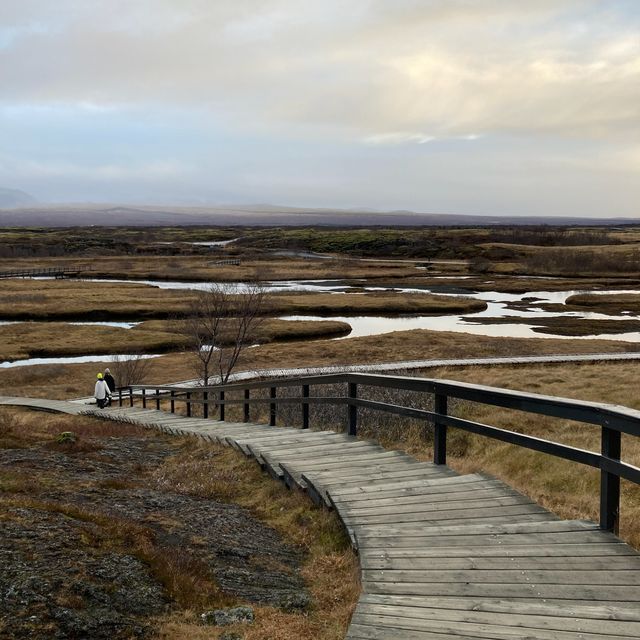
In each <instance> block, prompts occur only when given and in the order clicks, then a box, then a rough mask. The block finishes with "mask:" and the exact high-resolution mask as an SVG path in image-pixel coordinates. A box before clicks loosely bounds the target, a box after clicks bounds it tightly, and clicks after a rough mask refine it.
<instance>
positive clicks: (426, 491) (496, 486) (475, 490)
mask: <svg viewBox="0 0 640 640" xmlns="http://www.w3.org/2000/svg"><path fill="white" fill-rule="evenodd" d="M312 477H313V476H312ZM460 477H464V476H460ZM425 482H426V483H428V484H425ZM397 484H398V483H396V485H397ZM407 484H409V483H407ZM411 484H413V485H414V486H411V487H402V486H396V487H395V488H392V489H386V490H382V489H379V490H378V491H363V492H358V493H341V492H339V491H333V490H332V491H331V495H332V496H333V497H334V500H339V502H340V504H349V503H361V504H364V503H366V502H367V501H369V500H375V501H383V500H390V501H393V500H404V501H406V502H410V501H411V500H412V499H413V500H416V501H417V500H421V499H423V498H424V497H425V496H426V497H428V498H429V500H431V501H436V500H449V498H450V497H451V498H454V499H455V498H456V497H459V496H469V497H476V496H477V495H482V494H483V493H485V492H486V494H487V495H488V494H489V493H490V492H492V491H496V490H510V491H514V490H513V489H511V488H510V487H507V488H506V489H505V486H504V485H503V483H501V482H491V481H489V480H485V481H478V482H470V483H467V484H464V485H459V484H458V485H451V484H448V485H444V486H442V487H439V486H438V485H437V484H434V483H433V481H430V480H425V481H420V480H417V481H414V482H413V483H411ZM364 488H365V489H367V487H364Z"/></svg>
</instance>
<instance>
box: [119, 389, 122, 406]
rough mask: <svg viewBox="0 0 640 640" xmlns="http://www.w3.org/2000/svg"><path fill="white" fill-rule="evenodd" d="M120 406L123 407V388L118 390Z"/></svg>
mask: <svg viewBox="0 0 640 640" xmlns="http://www.w3.org/2000/svg"><path fill="white" fill-rule="evenodd" d="M118 406H120V407H121V406H122V387H119V388H118Z"/></svg>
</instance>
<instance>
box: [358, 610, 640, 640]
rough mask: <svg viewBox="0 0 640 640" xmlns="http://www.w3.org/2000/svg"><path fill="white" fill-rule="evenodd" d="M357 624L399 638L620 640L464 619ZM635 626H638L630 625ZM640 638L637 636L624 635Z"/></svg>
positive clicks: (361, 619)
mask: <svg viewBox="0 0 640 640" xmlns="http://www.w3.org/2000/svg"><path fill="white" fill-rule="evenodd" d="M353 623H354V624H367V625H370V626H373V627H377V628H381V627H382V628H384V627H385V626H388V627H392V628H394V629H396V630H400V629H401V630H403V631H402V635H399V636H398V637H399V638H404V637H406V636H405V632H404V630H407V631H409V630H411V631H428V632H437V633H443V634H447V633H448V634H450V637H456V638H457V637H459V636H460V635H462V636H463V637H468V636H470V635H471V636H477V637H480V638H487V639H491V640H522V639H523V638H527V639H535V640H576V634H579V635H578V636H577V637H578V638H581V639H582V640H620V638H621V636H620V635H619V634H613V635H610V634H605V633H600V632H594V633H591V632H589V631H582V632H574V631H568V632H566V631H561V630H558V629H541V628H522V627H518V626H516V625H514V626H511V627H507V626H501V625H499V624H491V623H481V622H477V623H474V622H466V621H464V620H420V619H416V618H402V617H399V616H392V615H374V614H360V613H358V612H356V613H355V615H354V616H353ZM629 624H631V625H635V624H636V623H629ZM622 637H631V638H637V636H622Z"/></svg>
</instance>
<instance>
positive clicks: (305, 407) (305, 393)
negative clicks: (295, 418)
mask: <svg viewBox="0 0 640 640" xmlns="http://www.w3.org/2000/svg"><path fill="white" fill-rule="evenodd" d="M308 397H309V385H308V384H303V385H302V398H303V400H302V428H303V429H308V428H309V403H308V402H305V401H304V399H305V398H308Z"/></svg>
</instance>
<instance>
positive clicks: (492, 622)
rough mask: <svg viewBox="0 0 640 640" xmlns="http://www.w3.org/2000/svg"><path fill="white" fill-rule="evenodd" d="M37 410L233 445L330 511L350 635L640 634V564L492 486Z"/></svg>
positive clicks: (314, 449)
mask: <svg viewBox="0 0 640 640" xmlns="http://www.w3.org/2000/svg"><path fill="white" fill-rule="evenodd" d="M47 402H49V403H56V404H55V405H53V404H49V405H47ZM35 403H36V404H37V408H40V409H46V410H60V411H65V410H66V409H68V410H69V412H72V413H78V412H81V413H84V414H88V415H93V416H97V417H101V418H105V419H109V420H115V421H121V422H130V423H135V424H141V425H144V426H147V427H150V428H156V429H159V430H161V431H164V432H168V433H172V434H187V435H194V436H198V437H201V438H205V439H207V440H211V441H214V442H220V443H223V444H226V445H230V446H233V447H235V448H236V449H238V450H239V451H241V452H242V453H244V454H245V455H247V456H251V457H253V458H255V459H256V460H257V461H258V462H259V463H260V464H261V465H262V466H263V467H264V468H265V469H266V470H267V471H268V472H269V473H270V474H271V475H273V476H274V477H277V478H281V479H282V480H283V481H284V482H286V483H287V484H288V485H289V486H291V487H294V486H295V487H299V488H300V489H302V490H305V491H307V492H308V493H309V495H310V496H311V497H312V498H313V499H314V500H315V501H316V502H318V503H324V504H326V505H331V506H333V507H334V508H335V509H336V512H337V513H338V515H339V517H340V518H341V520H342V522H343V523H344V525H345V527H346V529H347V531H348V532H349V535H350V537H351V540H352V541H353V544H354V546H355V548H356V549H357V550H358V553H359V555H360V564H361V570H362V589H363V593H362V595H361V597H360V600H359V603H358V605H357V608H356V611H355V613H354V616H353V619H352V621H351V625H350V627H349V631H348V635H347V638H348V639H351V640H403V639H405V640H444V639H445V638H446V639H450V640H451V639H453V640H480V639H483V640H487V639H492V640H520V639H531V640H534V639H535V640H556V639H557V640H569V639H572V640H573V639H584V640H596V639H600V640H616V639H617V640H621V639H622V638H634V639H638V638H640V555H639V554H638V553H637V552H636V551H634V550H633V549H632V548H631V547H629V546H628V545H626V544H625V543H623V542H622V541H621V540H620V539H619V538H617V537H615V536H614V535H612V534H610V533H606V532H604V531H602V530H600V529H599V528H598V527H597V525H595V524H593V523H590V522H584V521H565V520H559V519H558V518H556V517H555V516H554V515H553V514H551V513H549V512H548V511H546V510H545V509H543V508H542V507H540V506H539V505H537V504H535V503H533V502H532V501H531V500H529V499H528V498H526V497H524V496H523V495H521V494H519V493H518V492H516V491H514V490H513V489H512V488H510V487H509V486H508V485H506V484H504V483H502V482H500V481H498V480H496V479H494V478H491V477H488V476H485V475H481V474H469V475H458V474H456V473H455V472H454V471H452V470H450V469H449V468H447V467H443V466H437V465H434V464H432V463H427V462H419V461H417V460H415V459H413V458H412V457H410V456H408V455H406V454H404V453H402V452H398V451H387V450H385V449H383V448H382V447H380V446H379V445H377V444H375V443H372V442H367V441H363V440H359V439H356V438H354V437H351V436H347V435H344V434H339V433H334V432H329V431H323V432H319V431H309V430H301V429H293V428H285V427H270V426H267V425H262V424H248V423H230V422H220V421H213V420H203V419H198V418H186V417H181V416H178V415H175V414H170V413H167V412H164V411H157V410H149V409H140V408H112V409H105V410H100V409H87V408H86V407H83V406H82V405H77V404H75V405H74V403H64V402H57V401H41V400H39V401H35ZM0 404H22V405H26V406H30V405H29V401H28V400H27V399H15V398H14V399H10V398H9V399H8V398H0ZM55 407H57V409H56V408H55Z"/></svg>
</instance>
